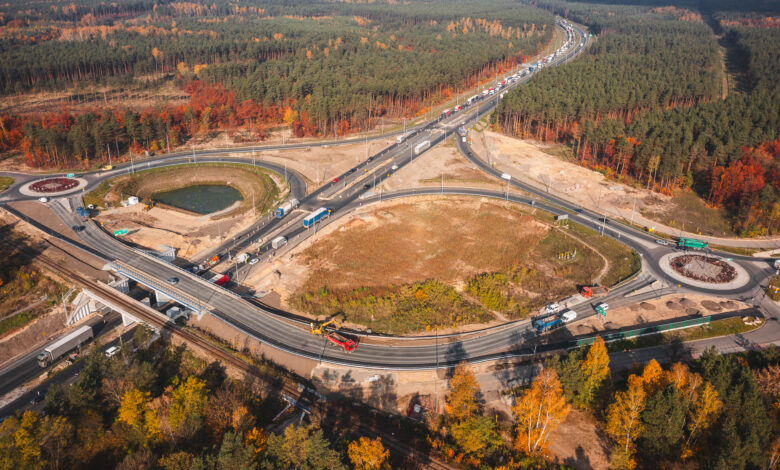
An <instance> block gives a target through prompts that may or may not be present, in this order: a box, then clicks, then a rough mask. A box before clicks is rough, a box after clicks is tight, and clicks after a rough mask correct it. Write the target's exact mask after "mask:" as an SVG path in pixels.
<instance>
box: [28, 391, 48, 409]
mask: <svg viewBox="0 0 780 470" xmlns="http://www.w3.org/2000/svg"><path fill="white" fill-rule="evenodd" d="M44 398H46V394H45V393H43V392H42V391H40V390H38V391H37V392H35V395H33V397H32V398H31V399H30V404H31V405H36V404H38V403H40V402H42V401H43V399H44Z"/></svg>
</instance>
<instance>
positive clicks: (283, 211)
mask: <svg viewBox="0 0 780 470" xmlns="http://www.w3.org/2000/svg"><path fill="white" fill-rule="evenodd" d="M298 204H300V203H299V202H298V200H297V199H290V200H289V201H287V202H285V203H284V204H282V205H281V206H279V208H277V209H276V213H275V215H276V218H277V219H281V218H282V217H284V216H285V215H287V214H289V213H290V212H292V211H293V209H295V208H296V207H298Z"/></svg>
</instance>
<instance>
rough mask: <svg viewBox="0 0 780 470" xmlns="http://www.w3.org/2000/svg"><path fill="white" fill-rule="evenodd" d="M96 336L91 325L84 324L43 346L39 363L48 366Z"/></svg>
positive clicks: (38, 357)
mask: <svg viewBox="0 0 780 470" xmlns="http://www.w3.org/2000/svg"><path fill="white" fill-rule="evenodd" d="M94 337H95V335H94V333H93V331H92V327H91V326H89V325H85V326H82V327H81V328H79V329H78V330H76V331H73V332H71V333H69V334H67V335H65V336H63V337H62V338H60V339H58V340H57V341H55V342H53V343H51V344H50V345H48V346H46V347H45V348H43V351H42V352H41V353H40V354H38V356H37V359H38V365H39V366H41V367H48V366H49V365H50V364H51V363H52V362H54V361H56V360H57V359H59V358H61V357H62V356H64V355H65V354H67V353H69V352H70V351H73V350H75V349H78V348H80V347H81V346H83V345H84V344H86V343H87V342H88V341H89V340H91V339H92V338H94Z"/></svg>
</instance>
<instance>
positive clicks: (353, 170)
mask: <svg viewBox="0 0 780 470" xmlns="http://www.w3.org/2000/svg"><path fill="white" fill-rule="evenodd" d="M356 171H357V168H353V169H351V170H349V172H348V173H349V174H350V175H351V174H352V173H354V172H356Z"/></svg>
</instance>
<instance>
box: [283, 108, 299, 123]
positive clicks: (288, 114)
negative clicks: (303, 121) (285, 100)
mask: <svg viewBox="0 0 780 470" xmlns="http://www.w3.org/2000/svg"><path fill="white" fill-rule="evenodd" d="M296 119H298V111H295V110H294V109H292V108H291V107H289V106H287V107H286V108H284V122H286V123H287V125H288V126H289V125H291V124H292V123H293V122H295V120H296Z"/></svg>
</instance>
